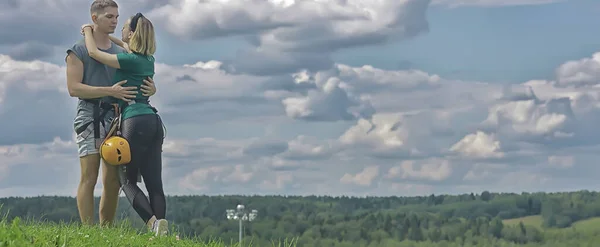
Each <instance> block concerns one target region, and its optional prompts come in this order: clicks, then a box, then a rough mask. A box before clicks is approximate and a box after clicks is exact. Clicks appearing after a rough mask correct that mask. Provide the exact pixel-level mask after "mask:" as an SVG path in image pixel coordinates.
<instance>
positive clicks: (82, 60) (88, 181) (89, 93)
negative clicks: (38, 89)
mask: <svg viewBox="0 0 600 247" xmlns="http://www.w3.org/2000/svg"><path fill="white" fill-rule="evenodd" d="M90 14H91V17H92V21H93V23H94V29H93V34H94V39H95V41H96V44H97V46H98V48H99V49H102V50H105V51H107V52H109V53H113V54H116V53H120V52H124V49H123V48H121V47H119V46H117V45H116V44H114V43H113V42H111V41H110V39H109V35H110V34H112V33H114V31H115V29H116V27H117V18H118V17H119V11H118V5H117V3H116V2H115V1H113V0H95V1H94V2H92V5H91V7H90ZM65 60H66V63H67V88H68V91H69V95H70V96H71V97H77V98H79V101H78V105H77V114H76V116H75V120H74V128H75V132H76V134H77V138H76V139H77V144H78V146H79V162H80V166H81V178H80V182H79V187H78V189H77V208H78V210H79V217H80V218H81V222H82V223H83V224H85V225H91V224H92V223H93V219H92V218H93V216H94V187H95V186H96V181H97V180H98V172H99V169H100V160H101V159H100V155H99V152H98V148H99V146H100V144H101V141H102V140H103V139H104V137H105V136H106V132H107V130H108V128H109V127H110V122H111V121H112V118H113V117H114V112H113V111H112V106H111V105H110V103H112V102H114V98H118V99H123V100H128V99H132V98H135V94H136V93H137V91H136V88H135V87H122V86H121V85H123V83H125V82H126V81H120V82H118V83H115V84H114V85H113V83H112V80H113V75H114V73H115V69H113V68H111V67H109V66H105V65H103V64H101V63H99V62H97V61H96V60H94V59H92V58H91V57H90V56H89V55H88V52H87V49H86V46H85V40H84V39H82V40H80V41H79V42H77V43H76V44H75V45H73V46H72V47H71V48H70V49H68V50H67V57H66V59H65ZM144 82H145V84H146V85H144V86H142V89H141V91H142V92H143V93H144V94H145V95H148V96H151V95H154V93H155V92H156V88H155V87H154V82H153V81H152V79H151V78H148V80H147V81H144ZM112 97H114V98H112ZM102 163H103V166H102V185H103V186H102V187H103V191H102V196H101V199H100V208H99V215H100V224H101V225H103V226H106V225H111V224H112V223H113V221H114V218H115V215H116V210H117V203H118V198H119V188H120V183H119V179H118V174H117V167H116V166H110V165H108V164H105V163H104V162H102Z"/></svg>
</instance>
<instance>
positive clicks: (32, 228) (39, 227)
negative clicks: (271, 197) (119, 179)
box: [0, 218, 295, 247]
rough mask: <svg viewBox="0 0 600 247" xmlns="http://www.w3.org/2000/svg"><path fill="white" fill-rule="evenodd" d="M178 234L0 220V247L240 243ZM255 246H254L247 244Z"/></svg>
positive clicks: (287, 245) (287, 244)
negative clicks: (160, 234) (159, 234)
mask: <svg viewBox="0 0 600 247" xmlns="http://www.w3.org/2000/svg"><path fill="white" fill-rule="evenodd" d="M176 234H177V233H171V234H169V235H168V236H164V237H155V236H153V235H152V233H149V232H139V231H137V230H136V229H133V228H131V227H129V226H128V225H127V224H125V223H123V224H121V225H120V226H116V227H111V228H101V227H99V226H79V225H74V224H64V223H60V224H59V223H52V222H41V221H33V220H31V221H27V222H24V221H22V220H21V219H20V218H15V219H13V220H12V221H8V220H6V219H5V218H4V219H2V218H0V247H9V246H10V247H13V246H14V247H26V246H36V247H37V246H40V247H45V246H53V247H67V246H77V247H84V246H101V247H117V246H118V247H122V246H128V247H137V246H140V247H141V246H144V247H146V246H161V247H165V246H182V247H185V246H194V247H234V246H239V244H238V243H235V242H233V243H229V244H226V243H225V242H223V241H220V240H216V239H210V240H208V241H206V242H208V243H205V241H202V239H199V238H195V239H182V240H178V236H177V235H176ZM272 244H273V245H272V246H275V247H293V246H295V243H294V241H288V240H286V241H283V242H280V243H275V242H274V243H272ZM244 246H252V243H244Z"/></svg>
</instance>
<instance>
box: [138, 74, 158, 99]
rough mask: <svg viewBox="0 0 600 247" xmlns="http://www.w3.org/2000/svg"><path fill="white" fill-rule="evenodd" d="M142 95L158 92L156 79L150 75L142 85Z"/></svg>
mask: <svg viewBox="0 0 600 247" xmlns="http://www.w3.org/2000/svg"><path fill="white" fill-rule="evenodd" d="M140 90H141V91H142V95H144V96H148V97H150V96H152V95H154V94H155V93H156V87H155V86H154V80H152V78H150V77H148V79H147V80H144V84H143V85H142V86H141V89H140Z"/></svg>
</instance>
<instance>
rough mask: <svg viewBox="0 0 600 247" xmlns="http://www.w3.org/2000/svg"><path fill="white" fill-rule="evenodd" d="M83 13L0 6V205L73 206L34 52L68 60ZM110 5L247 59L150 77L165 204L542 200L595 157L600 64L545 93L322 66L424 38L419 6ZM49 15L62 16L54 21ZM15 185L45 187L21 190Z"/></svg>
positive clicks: (64, 151) (46, 80)
mask: <svg viewBox="0 0 600 247" xmlns="http://www.w3.org/2000/svg"><path fill="white" fill-rule="evenodd" d="M547 2H550V1H541V0H540V1H535V0H530V1H526V0H520V1H461V0H446V1H443V0H438V1H433V4H443V5H450V6H467V5H471V6H473V5H476V6H500V5H520V4H542V3H547ZM71 4H75V5H71ZM88 4H89V3H82V2H80V1H77V2H75V1H73V0H63V1H54V2H49V1H42V0H35V1H3V2H2V3H0V5H1V6H2V8H0V9H1V10H0V16H1V17H0V20H5V22H3V23H5V24H6V23H10V26H11V27H14V26H20V27H32V28H33V29H27V28H25V29H23V28H22V29H14V28H5V29H2V30H11V31H10V33H6V35H0V36H1V37H3V38H2V41H0V45H1V46H2V47H8V48H9V49H7V50H6V52H5V54H10V57H9V56H6V55H0V119H3V121H0V136H1V137H2V138H0V196H6V195H15V194H16V193H20V192H23V193H25V194H26V195H36V194H69V195H73V194H74V193H75V188H76V185H77V182H78V181H77V179H78V172H79V170H78V168H77V167H78V159H77V156H76V145H75V144H74V143H73V129H72V120H73V117H74V114H75V112H74V110H75V99H73V98H70V97H68V94H67V92H66V84H65V68H64V64H63V63H60V65H57V64H51V63H47V62H41V61H36V60H33V59H34V58H39V57H42V56H49V55H48V54H44V52H40V51H42V50H40V49H42V48H44V49H45V48H49V47H52V48H53V49H56V50H57V51H58V50H60V51H61V52H64V48H66V47H68V46H70V45H71V43H72V42H74V41H75V40H76V39H78V38H81V36H79V33H78V28H79V26H80V25H81V24H82V23H85V22H89V13H88V8H89V6H88ZM84 5H85V6H84ZM120 5H121V8H120V12H121V14H122V16H124V17H127V16H129V15H130V14H132V13H134V12H137V11H142V12H144V13H145V14H146V15H148V16H150V17H151V18H152V21H153V22H154V23H155V25H156V26H158V27H160V28H163V29H166V30H168V32H167V31H166V30H161V32H160V33H161V36H160V38H161V39H177V38H179V39H185V38H187V39H190V40H193V41H197V40H207V39H211V38H215V37H220V36H238V37H241V40H242V41H244V42H247V43H248V44H249V45H250V48H242V49H241V50H239V51H238V52H237V53H236V55H237V57H236V58H235V59H233V60H231V59H223V60H222V61H216V60H211V59H212V58H210V57H208V58H204V57H203V58H204V61H200V62H195V63H188V64H185V65H179V64H178V65H175V64H164V63H158V64H157V65H156V77H155V81H156V83H157V88H158V93H157V95H155V96H154V97H153V98H152V99H151V102H152V103H153V104H154V105H156V106H157V108H158V109H159V113H160V114H161V116H162V118H163V120H164V121H165V124H166V127H167V140H166V142H165V146H164V162H163V163H164V168H165V169H164V177H165V179H164V181H165V182H168V184H166V187H165V188H166V190H167V193H169V194H186V193H206V194H220V193H277V194H292V193H293V194H342V193H343V194H355V195H383V194H407V195H408V194H425V193H441V192H446V193H447V192H452V193H455V192H464V191H465V190H466V191H469V190H474V191H480V190H482V189H491V190H500V189H502V190H516V191H521V190H529V189H531V190H541V189H543V188H546V187H544V186H555V187H559V186H561V185H562V186H566V185H567V184H568V185H569V186H571V187H578V186H580V187H583V186H585V185H587V184H586V183H589V181H591V180H593V179H595V178H593V174H597V172H600V168H595V167H596V166H594V164H595V163H594V162H595V160H597V158H598V157H597V155H596V153H598V151H599V150H598V144H600V142H599V141H598V140H600V132H599V131H598V128H597V123H598V122H599V121H600V114H599V113H600V111H599V109H600V90H599V89H600V87H598V83H597V82H598V81H600V62H599V61H600V60H599V58H598V57H599V56H600V55H598V54H593V55H592V56H591V57H589V58H583V59H579V60H573V61H567V62H565V63H564V64H562V65H561V66H558V68H557V69H556V71H555V78H554V79H552V80H531V81H527V82H524V83H521V84H518V85H511V86H507V85H500V84H492V83H487V82H473V81H459V80H451V79H448V78H444V77H442V76H440V75H437V74H435V73H428V72H426V71H421V70H416V69H409V70H408V69H407V70H386V69H381V68H376V67H373V66H371V65H361V66H350V65H346V64H341V63H336V62H335V61H334V60H333V59H332V57H331V54H332V53H333V52H334V51H341V50H343V49H348V48H353V47H361V46H365V45H377V44H383V43H387V42H394V41H397V40H404V39H410V38H413V37H415V36H417V35H419V34H422V33H425V32H427V31H428V22H427V20H426V18H425V14H426V11H427V9H428V8H429V5H430V1H428V0H395V1H392V0H381V1H359V0H350V1H217V0H214V1H213V0H209V1H183V0H171V1H169V0H136V1H122V2H120ZM31 6H36V8H33V9H32V8H31ZM140 8H141V9H140ZM57 10H58V12H69V13H73V15H72V16H69V18H64V17H60V16H54V17H53V15H52V14H53V13H56V12H57ZM150 10H152V11H150ZM49 13H52V14H49ZM15 16H17V17H18V18H14V17H15ZM23 17H25V18H23ZM7 18H8V19H7ZM124 19H125V18H121V20H120V22H121V24H122V23H123V20H124ZM6 20H10V21H6ZM32 23H35V24H32ZM40 23H41V24H40ZM0 27H2V25H1V24H0ZM57 27H60V28H59V29H60V30H58V29H56V28H57ZM0 29H1V28H0ZM24 30H26V31H24ZM0 33H2V32H0ZM49 34H51V35H49ZM163 35H164V36H163ZM169 35H171V36H169ZM69 40H70V41H69ZM161 42H162V41H161ZM167 43H168V42H165V44H167ZM55 47H62V48H60V49H58V48H55ZM161 47H162V46H161ZM164 47H169V49H173V50H176V49H189V48H188V47H175V46H167V45H165V46H164ZM160 49H162V48H160ZM231 49H236V50H237V49H238V48H237V47H234V48H231ZM186 52H188V50H186ZM194 52H195V51H194V50H189V52H188V53H194ZM63 55H64V54H63ZM63 55H61V60H62V58H63ZM198 56H205V54H198ZM206 56H208V55H206ZM16 59H19V60H27V61H17V60H16ZM159 60H161V59H159ZM28 170H36V171H39V172H38V174H44V175H45V178H41V177H38V176H35V175H31V174H30V173H27V174H21V173H22V172H24V171H28ZM48 174H50V175H51V176H48V177H49V178H47V177H46V175H48ZM23 177H25V179H21V178H23ZM15 178H19V179H15ZM56 181H64V182H61V183H56ZM99 186H100V185H99Z"/></svg>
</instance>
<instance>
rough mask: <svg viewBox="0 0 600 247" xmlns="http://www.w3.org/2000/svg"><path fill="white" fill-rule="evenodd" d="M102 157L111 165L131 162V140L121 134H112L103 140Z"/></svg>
mask: <svg viewBox="0 0 600 247" xmlns="http://www.w3.org/2000/svg"><path fill="white" fill-rule="evenodd" d="M100 157H102V159H104V161H105V162H106V163H108V164H110V165H113V166H118V165H125V164H128V163H129V162H131V150H130V149H129V142H127V140H125V138H123V137H120V136H111V137H109V138H107V139H106V140H104V142H102V145H101V146H100Z"/></svg>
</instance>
